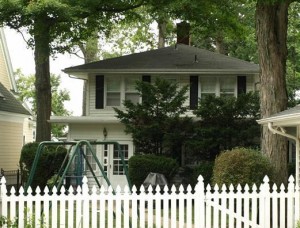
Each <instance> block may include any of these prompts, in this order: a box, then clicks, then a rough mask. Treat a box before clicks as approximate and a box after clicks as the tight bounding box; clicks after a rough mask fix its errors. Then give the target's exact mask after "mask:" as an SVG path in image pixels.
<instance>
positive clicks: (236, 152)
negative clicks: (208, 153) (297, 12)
mask: <svg viewBox="0 0 300 228" xmlns="http://www.w3.org/2000/svg"><path fill="white" fill-rule="evenodd" d="M265 175H267V176H268V177H269V178H270V180H273V178H274V176H273V175H274V169H273V166H272V164H271V162H270V161H269V159H268V158H267V157H265V156H264V155H263V154H262V153H260V152H259V151H257V150H253V149H247V148H235V149H232V150H230V151H224V152H222V153H221V154H220V155H219V156H218V157H217V158H216V160H215V165H214V169H213V178H212V180H213V183H214V184H218V185H219V186H221V185H222V184H226V185H227V186H229V185H230V184H233V185H234V186H237V185H238V184H241V185H242V186H244V185H245V184H249V185H252V184H256V185H257V186H259V185H260V184H261V183H262V182H263V178H264V176H265Z"/></svg>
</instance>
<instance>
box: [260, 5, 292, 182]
mask: <svg viewBox="0 0 300 228" xmlns="http://www.w3.org/2000/svg"><path fill="white" fill-rule="evenodd" d="M262 2H266V1H258V3H257V5H256V35H257V42H258V52H259V64H260V70H261V72H260V108H261V117H262V118H266V117H269V116H270V115H272V114H275V113H278V112H280V111H283V110H285V109H286V108H287V91H286V82H285V73H286V72H285V71H286V59H287V46H286V41H287V26H288V6H289V3H288V1H277V2H276V3H262ZM261 147H262V148H261V149H262V152H263V153H264V154H266V155H267V156H268V157H269V158H270V160H271V162H272V163H273V165H274V168H275V176H276V177H277V180H276V181H277V183H287V176H288V175H287V140H286V138H284V137H282V136H279V135H274V134H272V133H271V132H270V131H269V130H268V128H267V127H266V126H264V127H263V129H262V135H261Z"/></svg>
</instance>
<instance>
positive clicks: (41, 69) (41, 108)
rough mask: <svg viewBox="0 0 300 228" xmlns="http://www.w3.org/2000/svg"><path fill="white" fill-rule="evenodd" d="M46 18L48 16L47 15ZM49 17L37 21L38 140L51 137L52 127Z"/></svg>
mask: <svg viewBox="0 0 300 228" xmlns="http://www.w3.org/2000/svg"><path fill="white" fill-rule="evenodd" d="M45 18H46V17H45ZM46 22H47V19H43V18H42V17H40V18H39V19H37V20H36V21H35V28H34V29H35V31H34V42H35V50H34V60H35V77H36V79H35V90H36V105H37V120H36V122H37V123H36V141H37V142H41V141H48V140H50V139H51V127H50V124H49V123H48V120H49V119H50V115H51V84H50V64H49V56H50V49H49V43H50V38H49V27H48V26H47V23H46Z"/></svg>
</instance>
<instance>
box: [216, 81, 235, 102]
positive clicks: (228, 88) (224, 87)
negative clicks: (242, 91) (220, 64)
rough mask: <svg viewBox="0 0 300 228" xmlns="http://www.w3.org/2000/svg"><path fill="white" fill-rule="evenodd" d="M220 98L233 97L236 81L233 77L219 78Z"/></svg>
mask: <svg viewBox="0 0 300 228" xmlns="http://www.w3.org/2000/svg"><path fill="white" fill-rule="evenodd" d="M219 81H220V96H226V97H233V96H234V95H235V87H236V80H235V78H233V77H228V78H220V79H219Z"/></svg>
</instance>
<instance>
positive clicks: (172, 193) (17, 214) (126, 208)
mask: <svg viewBox="0 0 300 228" xmlns="http://www.w3.org/2000/svg"><path fill="white" fill-rule="evenodd" d="M76 192H77V193H74V191H73V188H70V189H69V190H68V191H66V189H65V188H64V187H62V188H61V191H60V192H57V190H56V188H55V187H54V188H53V189H52V193H50V192H49V189H48V188H45V190H44V192H43V193H41V191H40V189H39V188H37V189H36V191H35V194H34V195H33V194H32V193H33V192H32V190H31V188H29V189H28V194H24V190H23V188H21V189H20V191H19V193H20V194H19V195H16V194H15V190H14V189H12V190H11V192H10V193H8V192H7V188H6V185H5V179H4V178H2V179H1V192H0V196H1V198H0V202H1V207H0V209H1V211H0V215H1V216H4V217H5V218H7V219H8V220H11V221H13V222H16V223H17V224H18V227H26V225H31V227H70V228H71V227H76V228H77V227H84V228H86V227H101V228H102V227H109V228H110V227H117V228H119V227H135V228H136V227H164V228H165V227H166V228H167V227H172V228H175V227H179V228H182V227H195V228H204V227H205V228H209V227H214V228H219V227H222V228H223V227H230V228H231V227H237V228H241V227H243V228H246V227H260V228H269V227H272V228H277V227H280V228H284V227H288V228H294V227H296V223H297V221H298V219H299V188H298V186H295V184H294V178H293V177H290V179H289V184H288V187H287V189H285V188H284V186H283V185H282V186H280V188H277V186H276V185H274V186H272V188H270V185H269V183H268V177H265V178H264V183H263V184H262V185H261V186H260V187H259V188H257V187H256V186H255V185H254V186H253V187H251V188H250V187H249V186H248V185H246V186H245V188H244V189H242V188H241V186H238V187H237V188H236V189H234V187H233V186H232V185H231V186H230V187H229V189H228V188H226V187H225V186H222V187H221V188H219V187H218V186H215V187H214V188H211V186H209V185H208V186H207V187H206V188H205V187H204V183H203V178H202V177H201V176H199V178H198V184H197V185H196V187H195V189H192V188H191V187H190V186H189V187H188V188H187V189H184V188H183V187H182V186H180V188H179V189H176V188H175V187H174V186H172V188H171V189H168V187H167V186H165V187H164V189H163V190H161V189H160V188H159V187H156V188H155V189H154V190H153V189H152V187H149V189H148V190H147V191H145V189H144V188H143V187H141V189H140V193H137V189H136V188H135V187H133V188H132V191H130V190H129V188H128V187H125V188H124V189H123V190H121V188H119V187H118V188H117V189H116V190H115V191H113V190H112V188H111V187H109V188H108V189H105V188H101V189H100V190H97V189H96V187H93V188H92V189H90V190H89V189H88V184H87V178H86V177H84V179H83V185H82V188H80V187H78V188H77V189H76Z"/></svg>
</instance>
